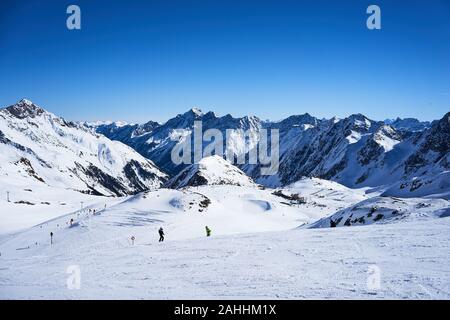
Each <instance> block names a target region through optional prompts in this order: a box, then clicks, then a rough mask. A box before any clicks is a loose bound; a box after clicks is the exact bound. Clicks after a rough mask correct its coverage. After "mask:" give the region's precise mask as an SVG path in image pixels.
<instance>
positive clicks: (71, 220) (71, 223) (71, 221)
mask: <svg viewBox="0 0 450 320" xmlns="http://www.w3.org/2000/svg"><path fill="white" fill-rule="evenodd" d="M72 225H73V218H72V219H70V226H72Z"/></svg>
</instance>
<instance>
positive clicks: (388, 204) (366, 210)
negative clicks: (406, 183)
mask: <svg viewBox="0 0 450 320" xmlns="http://www.w3.org/2000/svg"><path fill="white" fill-rule="evenodd" d="M449 215H450V201H448V200H444V199H427V198H395V197H373V198H370V199H367V200H364V201H361V202H359V203H356V204H354V205H352V206H349V207H347V208H345V209H342V210H339V211H338V212H336V213H334V214H333V215H331V216H329V217H325V218H322V219H320V220H319V221H317V222H315V223H313V224H311V225H309V226H308V228H329V227H342V226H354V225H367V224H372V223H383V224H384V223H392V222H399V221H405V220H414V221H421V220H424V219H430V218H438V217H445V216H449Z"/></svg>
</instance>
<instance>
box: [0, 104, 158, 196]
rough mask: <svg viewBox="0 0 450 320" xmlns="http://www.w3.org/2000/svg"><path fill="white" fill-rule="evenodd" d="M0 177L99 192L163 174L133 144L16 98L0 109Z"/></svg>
mask: <svg viewBox="0 0 450 320" xmlns="http://www.w3.org/2000/svg"><path fill="white" fill-rule="evenodd" d="M0 163H1V170H0V180H1V182H2V183H3V184H4V185H10V184H18V182H19V181H21V184H22V185H23V186H26V185H34V184H39V185H40V184H44V185H48V186H51V187H59V188H64V189H73V190H77V191H80V192H83V193H90V194H98V195H115V196H117V195H124V194H130V193H135V192H139V191H143V190H147V189H151V188H157V187H159V186H160V185H161V184H162V183H163V181H164V180H165V178H166V176H165V174H164V173H162V172H161V171H160V170H159V169H158V168H157V167H156V166H155V165H154V164H153V163H152V162H151V160H148V159H146V158H144V157H142V156H141V155H139V154H138V153H137V152H135V151H134V150H133V149H132V148H130V147H128V146H126V145H124V144H122V143H121V142H118V141H111V140H109V139H108V138H106V137H105V136H103V135H100V134H96V133H93V132H92V131H91V130H89V129H88V128H87V127H85V126H83V125H80V124H77V123H74V122H70V121H66V120H64V119H63V118H60V117H57V116H55V115H54V114H52V113H49V112H47V111H45V110H44V109H42V108H41V107H38V106H36V105H35V104H34V103H32V102H31V101H29V100H21V101H19V102H18V103H17V104H15V105H12V106H10V107H7V108H4V109H0Z"/></svg>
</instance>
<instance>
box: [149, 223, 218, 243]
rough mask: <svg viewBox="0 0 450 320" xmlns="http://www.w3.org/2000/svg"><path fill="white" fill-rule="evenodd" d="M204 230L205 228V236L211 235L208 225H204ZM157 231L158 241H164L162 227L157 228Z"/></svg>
mask: <svg viewBox="0 0 450 320" xmlns="http://www.w3.org/2000/svg"><path fill="white" fill-rule="evenodd" d="M205 230H206V236H207V237H210V236H211V229H210V228H209V227H208V226H205ZM158 233H159V242H163V241H164V235H165V234H164V229H163V228H162V227H161V228H159V230H158Z"/></svg>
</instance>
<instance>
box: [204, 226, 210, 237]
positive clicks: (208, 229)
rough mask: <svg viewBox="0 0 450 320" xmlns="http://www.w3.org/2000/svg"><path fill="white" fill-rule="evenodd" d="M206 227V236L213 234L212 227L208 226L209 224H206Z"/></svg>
mask: <svg viewBox="0 0 450 320" xmlns="http://www.w3.org/2000/svg"><path fill="white" fill-rule="evenodd" d="M205 229H206V236H207V237H209V236H211V229H210V228H208V226H206V227H205Z"/></svg>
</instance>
